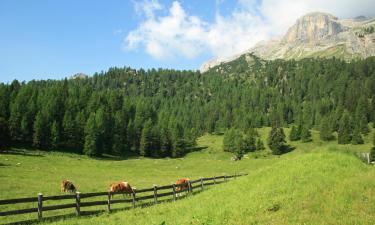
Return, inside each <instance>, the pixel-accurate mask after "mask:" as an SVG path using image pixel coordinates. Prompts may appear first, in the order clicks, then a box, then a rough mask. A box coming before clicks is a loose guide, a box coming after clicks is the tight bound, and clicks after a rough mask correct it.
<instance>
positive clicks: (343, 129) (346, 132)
mask: <svg viewBox="0 0 375 225" xmlns="http://www.w3.org/2000/svg"><path fill="white" fill-rule="evenodd" d="M351 133H352V132H351V125H350V116H349V113H348V112H344V113H343V115H342V117H341V120H340V124H339V130H338V132H337V136H338V138H337V140H338V143H339V144H349V143H350V141H351Z"/></svg>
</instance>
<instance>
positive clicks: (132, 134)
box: [126, 120, 137, 152]
mask: <svg viewBox="0 0 375 225" xmlns="http://www.w3.org/2000/svg"><path fill="white" fill-rule="evenodd" d="M136 132H137V131H136V130H135V127H134V123H133V120H130V121H129V123H128V128H127V130H126V134H127V142H128V145H129V148H130V149H131V150H133V152H135V151H136V150H137V149H136V143H135V142H136V141H137V140H136Z"/></svg>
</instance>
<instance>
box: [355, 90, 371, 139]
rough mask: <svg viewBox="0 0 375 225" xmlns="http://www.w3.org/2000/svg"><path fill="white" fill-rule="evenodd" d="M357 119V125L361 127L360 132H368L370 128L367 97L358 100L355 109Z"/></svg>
mask: <svg viewBox="0 0 375 225" xmlns="http://www.w3.org/2000/svg"><path fill="white" fill-rule="evenodd" d="M355 120H356V124H357V126H359V127H360V129H359V130H360V132H361V133H363V134H368V133H369V131H370V130H369V128H368V125H367V124H368V121H367V101H366V98H365V97H361V98H360V99H359V100H358V103H357V108H356V111H355Z"/></svg>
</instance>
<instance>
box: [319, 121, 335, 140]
mask: <svg viewBox="0 0 375 225" xmlns="http://www.w3.org/2000/svg"><path fill="white" fill-rule="evenodd" d="M333 138H334V137H333V135H332V129H331V127H330V123H329V120H328V117H325V118H323V119H322V120H321V124H320V139H321V140H322V141H330V140H332V139H333Z"/></svg>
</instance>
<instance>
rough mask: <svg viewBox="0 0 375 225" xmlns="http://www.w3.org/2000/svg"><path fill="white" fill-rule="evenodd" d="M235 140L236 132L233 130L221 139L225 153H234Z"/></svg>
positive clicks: (228, 131)
mask: <svg viewBox="0 0 375 225" xmlns="http://www.w3.org/2000/svg"><path fill="white" fill-rule="evenodd" d="M235 140H236V131H235V129H234V128H231V129H229V130H227V131H226V132H225V134H224V139H223V150H224V151H226V152H235V149H236V147H235Z"/></svg>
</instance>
